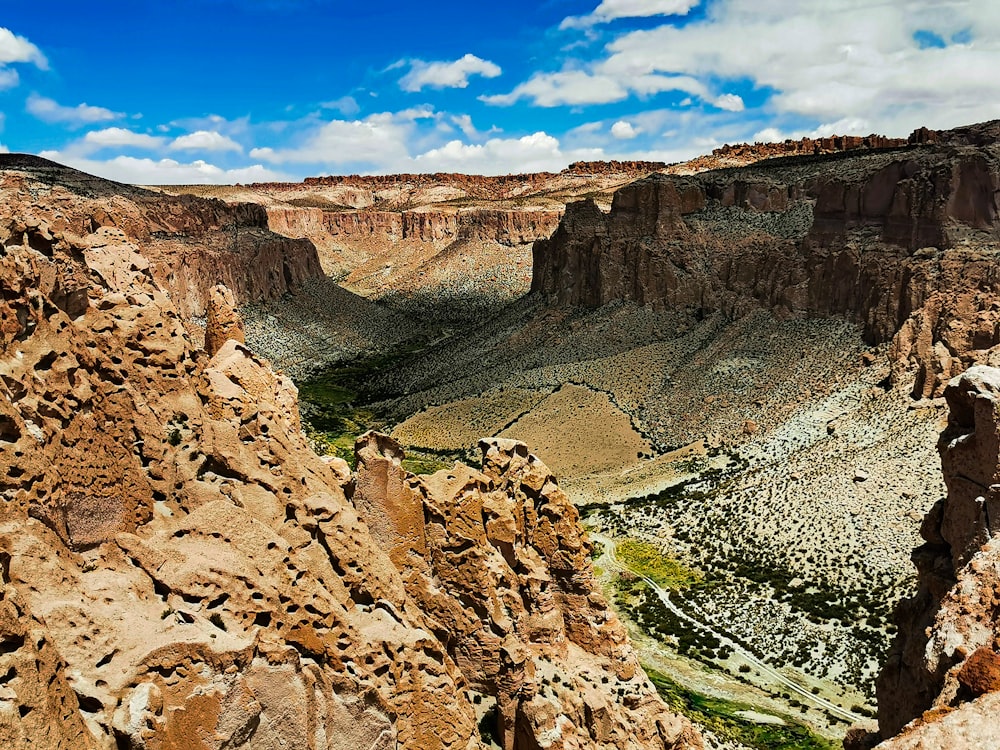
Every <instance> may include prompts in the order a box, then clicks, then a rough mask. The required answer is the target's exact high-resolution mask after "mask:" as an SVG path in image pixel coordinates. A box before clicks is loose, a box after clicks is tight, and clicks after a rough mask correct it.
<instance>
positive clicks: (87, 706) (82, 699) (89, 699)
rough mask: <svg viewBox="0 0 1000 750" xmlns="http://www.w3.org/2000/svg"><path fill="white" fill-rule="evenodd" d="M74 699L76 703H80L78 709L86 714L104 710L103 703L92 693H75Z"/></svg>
mask: <svg viewBox="0 0 1000 750" xmlns="http://www.w3.org/2000/svg"><path fill="white" fill-rule="evenodd" d="M76 700H77V703H79V704H80V710H81V711H85V712H87V713H88V714H96V713H100V712H101V711H103V710H104V704H103V703H101V702H100V701H99V700H98V699H97V698H95V697H93V696H92V695H82V694H81V693H77V694H76Z"/></svg>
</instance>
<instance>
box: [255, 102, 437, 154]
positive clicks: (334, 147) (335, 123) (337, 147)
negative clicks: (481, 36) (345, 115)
mask: <svg viewBox="0 0 1000 750" xmlns="http://www.w3.org/2000/svg"><path fill="white" fill-rule="evenodd" d="M434 117H435V113H434V111H433V110H432V109H430V108H426V107H418V108H414V109H407V110H403V111H401V112H394V113H393V112H381V113H379V114H374V115H369V116H368V117H366V118H364V119H363V120H330V121H329V122H323V123H320V124H318V125H314V126H312V127H310V128H309V129H308V130H307V131H306V133H305V135H304V136H302V137H301V138H300V139H299V140H300V142H299V143H298V144H297V145H295V146H291V147H288V148H270V147H268V148H255V149H253V150H251V151H250V157H251V158H252V159H261V160H262V161H266V162H269V163H271V164H289V163H299V164H308V163H315V164H325V165H342V164H368V165H371V166H372V167H374V168H376V169H377V168H379V167H380V166H382V165H388V164H393V163H398V162H400V161H402V160H405V159H406V158H407V157H408V156H409V148H408V145H407V144H408V142H409V140H410V139H411V138H412V137H413V136H414V135H415V130H416V126H415V124H416V123H417V122H418V121H420V120H426V119H433V118H434Z"/></svg>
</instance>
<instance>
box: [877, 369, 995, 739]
mask: <svg viewBox="0 0 1000 750" xmlns="http://www.w3.org/2000/svg"><path fill="white" fill-rule="evenodd" d="M945 398H946V399H947V402H948V406H949V410H950V411H949V418H948V426H947V428H946V429H945V431H944V432H943V433H942V434H941V439H940V441H939V443H938V450H939V451H940V454H941V466H942V470H943V472H944V476H945V483H946V485H947V488H948V494H947V497H946V498H944V499H943V500H942V501H940V502H939V503H937V504H936V505H935V506H934V507H933V508H932V509H931V510H930V512H929V513H928V514H927V516H926V517H925V519H924V521H923V524H922V526H921V529H920V533H921V536H922V537H923V539H924V540H925V544H924V545H923V546H921V547H919V548H918V549H916V550H915V551H914V553H913V562H914V564H915V565H916V567H917V573H918V584H919V589H918V592H917V593H916V595H915V596H914V597H912V598H911V599H908V600H905V601H904V602H903V603H902V604H901V605H900V607H899V609H898V610H897V612H896V623H897V625H898V627H899V635H898V636H897V639H896V641H895V643H894V644H893V647H892V650H891V651H890V654H889V657H888V660H887V663H886V665H885V667H884V669H883V671H882V673H881V675H880V676H879V679H878V706H879V728H880V731H881V735H882V737H884V738H889V737H892V736H893V735H896V734H897V733H899V732H900V731H902V732H903V734H902V736H900V737H896V738H895V739H892V740H891V741H890V742H888V743H886V744H885V745H884V747H886V748H900V749H901V748H920V747H926V748H930V747H949V748H979V747H983V748H986V747H995V746H996V744H995V743H996V740H997V737H998V734H997V724H996V720H995V715H994V712H995V706H996V705H997V701H998V697H1000V573H998V571H1000V543H998V537H997V536H996V535H997V532H998V531H1000V370H997V369H994V368H991V367H983V366H979V367H973V368H971V369H970V370H968V371H967V372H966V373H964V374H963V375H961V376H960V377H957V378H955V379H954V380H952V381H951V382H950V383H949V384H948V387H947V388H946V389H945ZM880 747H881V746H880Z"/></svg>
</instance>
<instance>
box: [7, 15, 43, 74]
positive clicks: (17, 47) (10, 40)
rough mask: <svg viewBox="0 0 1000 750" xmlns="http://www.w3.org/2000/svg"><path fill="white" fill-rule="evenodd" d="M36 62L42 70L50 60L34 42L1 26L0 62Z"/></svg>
mask: <svg viewBox="0 0 1000 750" xmlns="http://www.w3.org/2000/svg"><path fill="white" fill-rule="evenodd" d="M7 63H34V64H35V65H36V66H37V67H39V68H41V69H42V70H46V69H48V67H49V61H48V60H46V59H45V55H43V54H42V51H41V50H40V49H38V47H36V46H35V45H34V44H32V43H31V42H29V41H28V40H27V39H25V38H24V37H23V36H18V35H16V34H15V33H14V32H12V31H11V30H10V29H7V28H4V27H2V26H0V64H3V65H6V64H7Z"/></svg>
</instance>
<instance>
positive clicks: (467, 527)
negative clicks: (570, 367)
mask: <svg viewBox="0 0 1000 750" xmlns="http://www.w3.org/2000/svg"><path fill="white" fill-rule="evenodd" d="M480 448H481V449H482V451H483V469H482V472H478V471H476V470H474V469H471V468H469V467H467V466H463V465H462V464H455V466H454V467H453V468H452V469H450V470H442V471H439V472H437V473H436V474H434V475H431V476H428V477H413V476H412V475H407V474H406V473H405V472H403V471H402V470H401V468H400V461H401V459H402V451H401V450H400V448H399V445H398V444H396V443H395V442H394V441H392V440H391V439H389V438H387V437H385V436H382V435H378V434H377V433H367V434H366V435H363V436H362V437H361V438H359V440H358V445H357V454H358V461H359V470H358V480H357V490H356V493H355V502H356V504H357V506H358V508H359V510H360V511H361V514H362V517H363V518H364V519H365V521H366V522H367V523H368V525H369V527H371V528H372V529H373V530H375V531H374V533H375V534H376V536H377V537H379V534H380V532H379V531H378V530H379V529H382V530H383V531H382V532H381V534H382V536H381V537H380V539H381V540H382V541H383V544H384V546H386V547H387V548H388V549H390V550H391V551H392V552H390V556H391V557H392V558H393V561H394V562H395V564H396V566H397V568H398V569H399V570H400V573H401V574H402V575H403V579H404V581H405V582H406V589H407V593H408V594H409V595H410V596H411V597H412V598H413V599H414V600H416V601H417V602H419V603H420V604H421V608H422V609H423V610H424V611H426V612H429V613H431V617H432V618H433V619H434V620H435V621H436V622H437V629H436V632H437V633H439V634H440V637H441V638H442V642H443V643H445V644H447V646H448V653H449V654H450V655H451V656H452V657H453V658H454V660H455V662H456V663H457V664H458V665H459V667H460V668H461V670H462V673H463V675H464V676H465V677H466V679H468V681H469V684H470V686H471V687H472V688H473V689H474V690H476V691H479V692H482V693H484V694H485V695H486V696H487V697H488V699H492V701H494V705H495V710H496V728H495V732H496V734H495V736H496V737H497V739H498V742H499V743H500V746H501V747H503V748H504V750H514V748H534V747H552V748H587V747H595V748H608V750H610V748H616V749H621V750H629V749H632V748H642V747H650V746H653V747H678V748H679V747H689V746H694V745H696V744H697V739H696V738H695V736H694V733H693V731H692V729H691V728H690V726H689V725H688V724H687V723H686V722H684V721H681V720H678V719H676V718H671V717H668V716H665V715H664V714H663V711H662V704H661V703H660V701H659V698H658V697H657V696H656V691H655V689H654V688H653V686H652V685H651V684H650V683H649V681H648V679H647V678H646V676H645V674H644V673H643V671H642V669H641V668H640V667H639V664H638V662H637V660H636V655H635V652H634V651H633V650H632V647H631V645H630V644H629V642H628V637H627V635H626V633H625V630H624V628H623V627H622V625H621V623H620V622H619V621H618V618H617V617H616V616H615V615H614V614H613V613H612V612H611V610H610V609H609V607H608V604H607V602H606V601H605V599H604V597H603V595H602V594H601V593H600V589H599V587H598V585H597V583H596V581H595V579H594V577H593V571H592V568H591V565H590V559H589V549H590V548H589V544H588V542H587V541H586V539H585V538H584V537H583V535H582V533H581V529H580V526H579V519H578V515H577V511H576V509H575V508H574V506H573V505H572V504H571V503H570V502H569V500H568V499H567V497H566V495H565V494H564V493H563V492H562V491H561V490H560V489H559V487H558V484H557V483H556V480H555V477H554V476H553V475H552V474H551V472H549V470H548V469H547V468H546V466H545V465H544V464H543V463H541V462H540V461H539V460H538V459H537V458H536V457H534V456H532V455H530V454H529V453H528V450H527V447H526V446H525V445H524V444H523V443H520V442H516V441H513V440H504V439H498V438H494V439H491V440H484V441H482V442H481V444H480ZM621 696H624V697H621ZM542 737H548V738H550V740H549V741H543V740H542Z"/></svg>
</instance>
